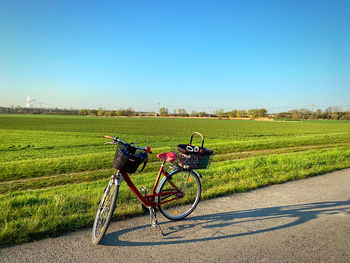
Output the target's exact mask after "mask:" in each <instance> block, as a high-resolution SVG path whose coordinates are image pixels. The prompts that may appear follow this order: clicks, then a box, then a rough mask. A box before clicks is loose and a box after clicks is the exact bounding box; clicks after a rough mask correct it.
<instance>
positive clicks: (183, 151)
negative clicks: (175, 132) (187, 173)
mask: <svg viewBox="0 0 350 263" xmlns="http://www.w3.org/2000/svg"><path fill="white" fill-rule="evenodd" d="M195 134H197V135H199V136H201V137H202V146H201V147H198V146H192V139H193V136H194V135H195ZM203 146H204V137H203V135H202V134H200V133H198V132H194V133H192V135H191V139H190V143H189V144H179V145H178V146H177V151H176V152H177V154H178V156H179V163H178V165H179V166H180V167H182V168H183V169H208V168H209V167H210V164H211V160H212V156H213V151H212V150H209V149H207V148H204V147H203ZM188 148H189V149H192V151H188V150H187V149H188ZM193 149H197V151H193Z"/></svg>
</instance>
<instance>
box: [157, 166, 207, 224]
mask: <svg viewBox="0 0 350 263" xmlns="http://www.w3.org/2000/svg"><path fill="white" fill-rule="evenodd" d="M170 180H171V182H172V183H173V184H174V185H176V187H177V188H179V189H180V190H181V191H182V193H183V197H180V198H179V196H178V195H177V194H169V195H163V196H159V198H158V202H163V201H166V200H171V199H173V198H174V200H172V201H170V202H167V203H164V204H161V205H159V206H158V208H159V210H160V212H161V213H162V214H163V215H164V216H165V217H166V218H168V219H171V220H180V219H183V218H185V217H186V216H188V215H189V214H191V213H192V212H193V210H194V209H195V208H196V207H197V205H198V203H199V200H200V197H201V191H202V188H201V182H200V179H199V176H198V174H197V173H196V172H194V171H191V170H176V171H174V172H172V173H170ZM171 191H174V187H173V186H172V185H171V184H170V183H169V180H168V179H167V178H166V177H164V178H163V179H162V181H161V182H160V184H159V190H158V192H159V193H165V192H171Z"/></svg>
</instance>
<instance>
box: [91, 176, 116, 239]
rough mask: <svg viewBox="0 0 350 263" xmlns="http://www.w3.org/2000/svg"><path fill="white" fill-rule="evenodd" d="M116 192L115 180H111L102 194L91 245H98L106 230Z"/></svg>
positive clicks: (111, 214)
mask: <svg viewBox="0 0 350 263" xmlns="http://www.w3.org/2000/svg"><path fill="white" fill-rule="evenodd" d="M118 192H119V185H118V184H116V182H115V179H114V178H112V179H111V180H110V181H109V183H108V185H107V186H106V188H105V190H104V192H103V195H102V198H101V201H100V203H99V206H98V209H97V213H96V216H95V221H94V225H93V227H92V243H93V244H95V245H97V244H98V243H100V241H101V239H102V238H103V236H104V234H105V233H106V231H107V229H108V226H109V223H110V221H111V218H112V216H113V212H114V209H115V207H116V202H117V198H118Z"/></svg>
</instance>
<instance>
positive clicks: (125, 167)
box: [113, 142, 148, 173]
mask: <svg viewBox="0 0 350 263" xmlns="http://www.w3.org/2000/svg"><path fill="white" fill-rule="evenodd" d="M132 144H133V143H131V144H127V143H126V144H124V143H122V142H118V144H117V150H116V151H115V155H114V164H113V167H114V168H115V169H118V170H121V171H124V172H127V173H135V172H136V170H137V168H138V167H139V166H140V164H142V163H144V165H143V167H142V169H141V170H140V172H141V171H142V170H143V169H144V168H145V166H146V164H147V155H148V153H147V152H146V151H143V150H140V149H138V147H135V146H133V145H132Z"/></svg>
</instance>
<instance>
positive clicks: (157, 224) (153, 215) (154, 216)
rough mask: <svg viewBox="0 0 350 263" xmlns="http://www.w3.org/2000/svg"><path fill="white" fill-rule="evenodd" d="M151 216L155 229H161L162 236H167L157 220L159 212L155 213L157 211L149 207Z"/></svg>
mask: <svg viewBox="0 0 350 263" xmlns="http://www.w3.org/2000/svg"><path fill="white" fill-rule="evenodd" d="M148 209H149V215H150V219H151V225H152V227H154V228H159V230H160V232H161V233H162V236H165V235H164V233H163V230H162V228H161V227H160V225H159V223H158V220H157V212H156V211H155V209H154V208H153V207H151V206H150V207H149V208H148Z"/></svg>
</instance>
